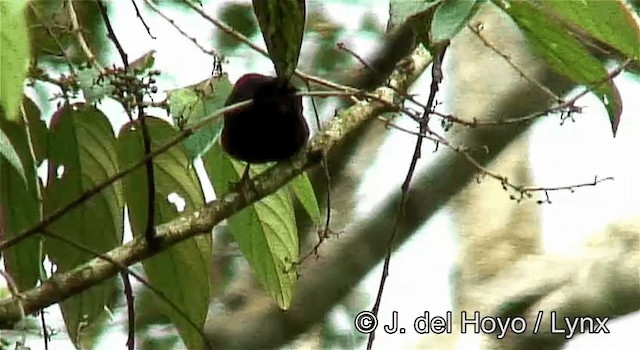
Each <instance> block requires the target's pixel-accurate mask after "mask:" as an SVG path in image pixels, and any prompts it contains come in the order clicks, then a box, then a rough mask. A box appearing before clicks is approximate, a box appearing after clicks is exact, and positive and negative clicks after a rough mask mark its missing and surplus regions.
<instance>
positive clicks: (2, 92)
mask: <svg viewBox="0 0 640 350" xmlns="http://www.w3.org/2000/svg"><path fill="white" fill-rule="evenodd" d="M25 5H26V1H0V109H4V111H5V113H4V116H3V117H4V118H7V119H9V120H16V119H18V118H19V114H18V107H19V106H20V101H22V84H23V82H24V78H25V76H26V74H27V65H28V62H29V36H28V31H27V22H26V19H25V16H24V6H25Z"/></svg>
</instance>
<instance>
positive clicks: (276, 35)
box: [252, 0, 306, 80]
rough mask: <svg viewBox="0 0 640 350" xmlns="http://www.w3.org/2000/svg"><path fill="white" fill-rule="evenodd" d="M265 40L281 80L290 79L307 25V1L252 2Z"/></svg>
mask: <svg viewBox="0 0 640 350" xmlns="http://www.w3.org/2000/svg"><path fill="white" fill-rule="evenodd" d="M252 2H253V11H254V13H255V14H256V17H257V18H258V24H260V29H261V30H262V37H263V38H264V42H265V44H266V45H267V50H268V51H269V57H271V61H273V65H274V67H275V68H276V73H277V75H278V77H279V78H281V79H284V80H289V78H290V77H291V75H292V74H293V71H294V70H295V69H296V67H297V66H298V57H299V56H300V48H301V47H302V36H303V33H304V23H305V15H306V8H305V1H304V0H253V1H252Z"/></svg>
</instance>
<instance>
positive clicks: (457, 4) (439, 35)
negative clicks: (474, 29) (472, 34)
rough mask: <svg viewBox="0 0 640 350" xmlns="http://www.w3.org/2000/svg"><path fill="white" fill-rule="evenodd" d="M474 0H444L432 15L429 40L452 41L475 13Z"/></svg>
mask: <svg viewBox="0 0 640 350" xmlns="http://www.w3.org/2000/svg"><path fill="white" fill-rule="evenodd" d="M476 2H477V1H476V0H445V1H444V2H443V3H442V4H441V5H440V6H438V8H437V9H436V12H435V13H434V14H433V21H432V22H431V37H432V38H431V40H432V42H440V41H445V40H451V39H453V37H454V36H456V34H458V32H459V31H460V30H461V29H462V28H463V27H464V25H465V24H467V21H468V20H469V18H471V16H472V15H473V14H474V12H475V9H476V7H475V5H476Z"/></svg>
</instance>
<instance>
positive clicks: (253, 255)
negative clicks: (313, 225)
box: [203, 143, 300, 309]
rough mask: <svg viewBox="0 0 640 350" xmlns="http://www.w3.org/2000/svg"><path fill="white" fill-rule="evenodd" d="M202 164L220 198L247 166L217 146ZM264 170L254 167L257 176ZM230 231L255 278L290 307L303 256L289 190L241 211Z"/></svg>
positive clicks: (277, 299)
mask: <svg viewBox="0 0 640 350" xmlns="http://www.w3.org/2000/svg"><path fill="white" fill-rule="evenodd" d="M203 162H204V166H205V169H206V171H207V174H209V178H210V179H211V183H212V184H213V188H214V190H215V192H216V196H217V197H218V198H220V197H222V195H224V194H226V193H228V192H229V190H230V187H231V182H237V181H239V179H240V174H242V172H243V171H244V165H242V164H241V163H239V162H237V161H235V160H233V159H231V158H230V157H229V155H227V154H226V153H224V152H223V151H222V148H221V146H220V143H216V144H215V145H214V147H212V148H211V149H210V150H209V151H208V152H207V153H205V155H204V156H203ZM263 169H265V166H257V165H252V166H251V170H252V171H251V173H252V174H256V173H259V172H260V171H261V170H263ZM227 221H228V223H229V229H230V230H231V234H232V235H233V237H234V238H235V240H236V242H238V245H239V246H240V250H241V251H242V253H243V254H244V256H245V258H246V259H247V261H248V262H249V264H250V265H251V267H252V268H253V271H254V273H255V276H256V278H257V279H258V281H260V283H261V284H262V285H263V286H264V288H265V290H266V291H267V293H269V295H271V296H272V297H273V298H274V299H275V300H276V301H277V302H278V305H280V307H281V308H283V309H288V308H289V306H290V305H291V297H292V296H293V292H294V288H295V285H296V282H297V272H296V270H297V269H296V265H294V264H293V262H295V261H297V259H298V258H299V254H300V248H299V245H298V244H299V242H298V233H297V227H296V221H295V216H294V213H293V205H292V204H291V198H290V195H289V192H288V190H287V189H286V187H285V188H282V189H281V190H280V191H278V192H276V193H274V194H272V195H270V196H268V197H266V198H263V199H262V200H261V201H259V202H257V203H254V204H253V205H252V206H249V207H246V208H244V209H242V210H241V211H240V212H238V213H236V214H235V215H233V216H232V217H230V218H229V219H228V220H227Z"/></svg>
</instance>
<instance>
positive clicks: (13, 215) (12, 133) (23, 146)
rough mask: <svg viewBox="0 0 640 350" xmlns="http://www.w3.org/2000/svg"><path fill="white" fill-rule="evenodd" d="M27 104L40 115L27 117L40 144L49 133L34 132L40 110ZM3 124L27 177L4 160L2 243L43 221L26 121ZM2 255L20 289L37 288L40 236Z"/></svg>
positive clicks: (0, 176)
mask: <svg viewBox="0 0 640 350" xmlns="http://www.w3.org/2000/svg"><path fill="white" fill-rule="evenodd" d="M29 104H31V105H30V107H29V108H26V106H27V105H29ZM24 105H25V110H27V109H30V108H31V107H34V108H35V111H31V112H34V113H33V114H35V112H37V114H35V115H33V116H31V117H29V116H28V117H27V119H28V121H29V127H31V129H32V134H31V136H32V140H34V141H35V143H37V142H38V141H39V140H40V139H41V138H43V137H46V134H36V133H34V132H33V129H34V128H33V127H32V124H35V125H37V123H42V120H40V111H39V110H38V109H37V107H35V104H33V102H31V100H29V99H28V98H26V97H25V99H24ZM0 125H2V129H3V130H6V133H7V135H9V138H10V139H11V140H14V141H15V142H14V145H15V150H16V154H17V156H18V157H19V159H20V164H25V165H26V167H25V172H24V174H20V173H18V171H17V170H16V169H15V167H14V166H12V165H10V164H9V163H8V161H7V160H5V159H3V158H0V240H4V239H9V238H13V237H15V235H16V234H18V233H20V232H22V231H23V230H26V229H28V228H31V227H33V226H34V225H36V224H37V223H38V222H39V221H40V202H39V200H38V192H37V187H36V186H39V181H38V177H37V174H36V171H35V169H36V168H35V164H34V159H33V156H32V154H31V150H30V147H29V137H28V136H27V126H25V123H24V121H23V119H22V118H20V119H18V120H16V122H15V123H14V122H10V121H7V120H4V119H3V118H0ZM45 131H46V128H45ZM36 153H37V152H36ZM25 185H26V186H25ZM2 253H3V260H4V265H5V267H6V269H7V272H9V274H10V275H11V276H12V277H13V280H14V282H15V283H16V285H17V287H18V289H19V290H20V291H25V290H28V289H31V288H33V287H35V286H36V283H37V282H38V280H39V278H40V271H41V270H40V269H41V267H42V256H41V254H40V237H29V238H27V239H25V240H23V241H22V242H20V243H18V244H16V245H14V246H12V247H9V248H7V249H6V250H4V251H3V252H2Z"/></svg>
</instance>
